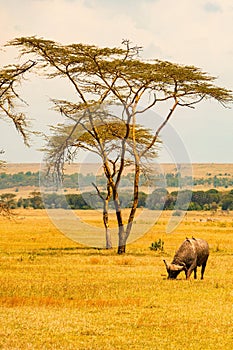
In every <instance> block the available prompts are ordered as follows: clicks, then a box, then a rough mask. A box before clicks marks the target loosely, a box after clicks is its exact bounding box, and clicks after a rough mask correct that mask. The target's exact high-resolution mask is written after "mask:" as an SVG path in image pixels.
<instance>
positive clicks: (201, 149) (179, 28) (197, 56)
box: [0, 0, 233, 163]
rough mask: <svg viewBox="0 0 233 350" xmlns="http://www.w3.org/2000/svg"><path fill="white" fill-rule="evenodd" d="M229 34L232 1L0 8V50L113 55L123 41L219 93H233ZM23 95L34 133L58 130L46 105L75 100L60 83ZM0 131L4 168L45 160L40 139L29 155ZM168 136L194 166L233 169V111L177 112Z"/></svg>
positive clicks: (10, 2)
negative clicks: (199, 72) (109, 51)
mask: <svg viewBox="0 0 233 350" xmlns="http://www.w3.org/2000/svg"><path fill="white" fill-rule="evenodd" d="M232 33H233V2H232V0H221V1H220V0H216V1H211V0H210V1H207V0H195V1H194V0H176V1H174V0H116V1H111V0H108V1H107V0H20V1H19V0H0V46H3V45H4V44H5V43H6V42H7V41H8V40H10V39H13V38H15V37H21V36H31V35H36V36H38V37H44V38H46V39H52V40H55V41H58V42H61V43H64V44H69V43H72V42H76V43H78V42H81V43H87V44H95V45H97V46H111V47H112V46H120V44H121V41H122V39H125V38H126V39H130V40H131V41H132V42H134V43H135V44H137V45H139V46H143V48H144V51H143V53H142V54H141V55H142V56H143V57H146V58H159V59H162V60H169V61H172V62H176V63H182V64H190V65H195V66H197V67H200V68H202V69H203V70H204V71H207V72H208V73H209V74H210V75H213V76H216V77H218V79H217V81H216V84H217V85H220V86H223V87H225V88H228V89H231V90H233V66H232V62H233V39H232ZM15 57H16V51H14V50H13V49H6V50H5V51H0V59H1V66H2V65H4V64H7V63H9V62H13V60H14V58H15ZM22 94H23V96H22V97H23V98H24V99H25V100H26V101H27V102H28V103H29V107H28V108H25V109H24V110H25V112H28V113H29V114H30V116H31V118H32V119H33V121H32V125H33V128H34V129H36V130H38V131H45V130H46V125H48V124H55V123H56V122H61V117H60V116H59V115H56V114H55V113H54V112H52V111H51V110H50V109H49V108H50V107H51V105H50V104H49V97H53V98H56V97H57V98H63V97H66V98H68V97H69V94H71V92H70V91H69V90H68V89H67V85H63V83H62V84H58V85H56V86H54V85H53V84H52V83H51V82H48V81H41V80H39V79H38V78H37V79H36V78H33V79H31V80H30V81H27V82H26V84H25V86H24V87H23V90H22ZM154 112H157V111H156V108H155V109H154ZM0 128H1V129H0V136H1V143H0V149H1V148H3V149H4V150H5V156H4V158H5V160H7V161H8V162H40V161H41V159H42V157H43V155H42V154H41V153H40V152H38V151H37V148H39V147H40V146H41V145H42V142H41V140H40V139H39V140H35V141H34V143H33V145H32V147H31V148H30V149H26V148H25V146H24V145H23V142H22V140H21V138H20V136H19V135H18V134H17V132H16V131H15V130H14V128H13V127H12V125H11V124H8V123H6V122H4V121H1V124H0ZM171 128H172V130H173V131H174V133H175V134H176V135H179V137H180V139H181V140H182V142H183V145H184V147H185V150H186V151H187V153H188V154H189V157H190V160H191V161H192V162H194V163H196V162H213V163H215V162H218V163H231V162H233V152H232V149H233V137H232V134H233V110H232V109H225V108H223V107H222V106H221V105H219V104H218V103H216V102H214V101H212V102H202V103H201V104H199V105H197V106H196V108H195V109H194V110H193V109H179V110H177V111H176V113H175V115H174V116H173V119H172V122H171ZM171 128H170V131H171ZM165 134H166V133H165ZM171 134H172V133H170V134H169V135H171ZM164 138H165V139H166V137H165V136H164ZM165 141H166V140H165ZM165 148H166V145H165ZM169 153H173V150H171V149H170V150H169ZM171 156H172V157H173V156H174V155H173V154H172V155H171ZM185 160H186V159H184V161H185ZM164 161H169V159H168V157H167V154H166V152H161V155H160V162H164ZM181 161H182V159H181Z"/></svg>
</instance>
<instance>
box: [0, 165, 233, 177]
mask: <svg viewBox="0 0 233 350" xmlns="http://www.w3.org/2000/svg"><path fill="white" fill-rule="evenodd" d="M40 167H41V165H40V163H10V164H7V165H6V167H5V168H4V169H2V172H5V173H8V174H16V173H19V172H24V173H25V172H27V171H31V172H37V171H39V170H40ZM99 167H100V165H99V164H95V163H86V164H77V163H74V164H70V165H67V166H66V171H65V172H66V174H73V173H78V172H80V170H81V173H82V174H83V175H87V174H90V173H96V172H98V168H99ZM160 169H162V172H164V173H175V172H176V167H175V165H174V164H168V163H167V164H161V165H160ZM192 169H193V177H195V178H207V177H208V176H212V177H213V176H222V175H225V176H233V163H228V164H224V163H194V164H192ZM128 172H130V169H129V170H128Z"/></svg>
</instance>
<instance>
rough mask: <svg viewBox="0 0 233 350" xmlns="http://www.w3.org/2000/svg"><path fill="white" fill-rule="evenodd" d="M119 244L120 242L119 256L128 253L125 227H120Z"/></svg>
mask: <svg viewBox="0 0 233 350" xmlns="http://www.w3.org/2000/svg"><path fill="white" fill-rule="evenodd" d="M118 235H119V242H118V250H117V253H118V254H124V253H125V251H126V240H127V239H126V235H125V230H124V226H121V227H119V233H118Z"/></svg>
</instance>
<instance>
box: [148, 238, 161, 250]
mask: <svg viewBox="0 0 233 350" xmlns="http://www.w3.org/2000/svg"><path fill="white" fill-rule="evenodd" d="M163 246H164V241H162V239H161V238H159V239H158V241H156V242H153V243H151V246H150V250H155V251H158V250H160V251H161V252H163Z"/></svg>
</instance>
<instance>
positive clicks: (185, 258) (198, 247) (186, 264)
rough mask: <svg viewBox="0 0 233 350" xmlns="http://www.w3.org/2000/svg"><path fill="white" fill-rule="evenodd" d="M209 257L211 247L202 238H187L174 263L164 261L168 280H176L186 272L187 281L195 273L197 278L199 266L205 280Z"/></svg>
mask: <svg viewBox="0 0 233 350" xmlns="http://www.w3.org/2000/svg"><path fill="white" fill-rule="evenodd" d="M208 257H209V245H208V243H207V242H206V241H204V240H203V239H200V238H194V237H192V238H186V240H185V241H184V242H183V243H182V244H181V246H180V248H179V249H178V250H177V252H176V253H175V256H174V258H173V260H172V263H171V264H169V263H168V262H167V261H166V260H163V261H164V263H165V266H166V269H167V273H168V279H176V277H177V276H178V275H179V273H180V272H181V271H185V275H186V279H189V278H190V275H191V273H192V272H193V271H194V278H195V279H196V278H197V266H201V279H203V276H204V272H205V267H206V263H207V260H208Z"/></svg>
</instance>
